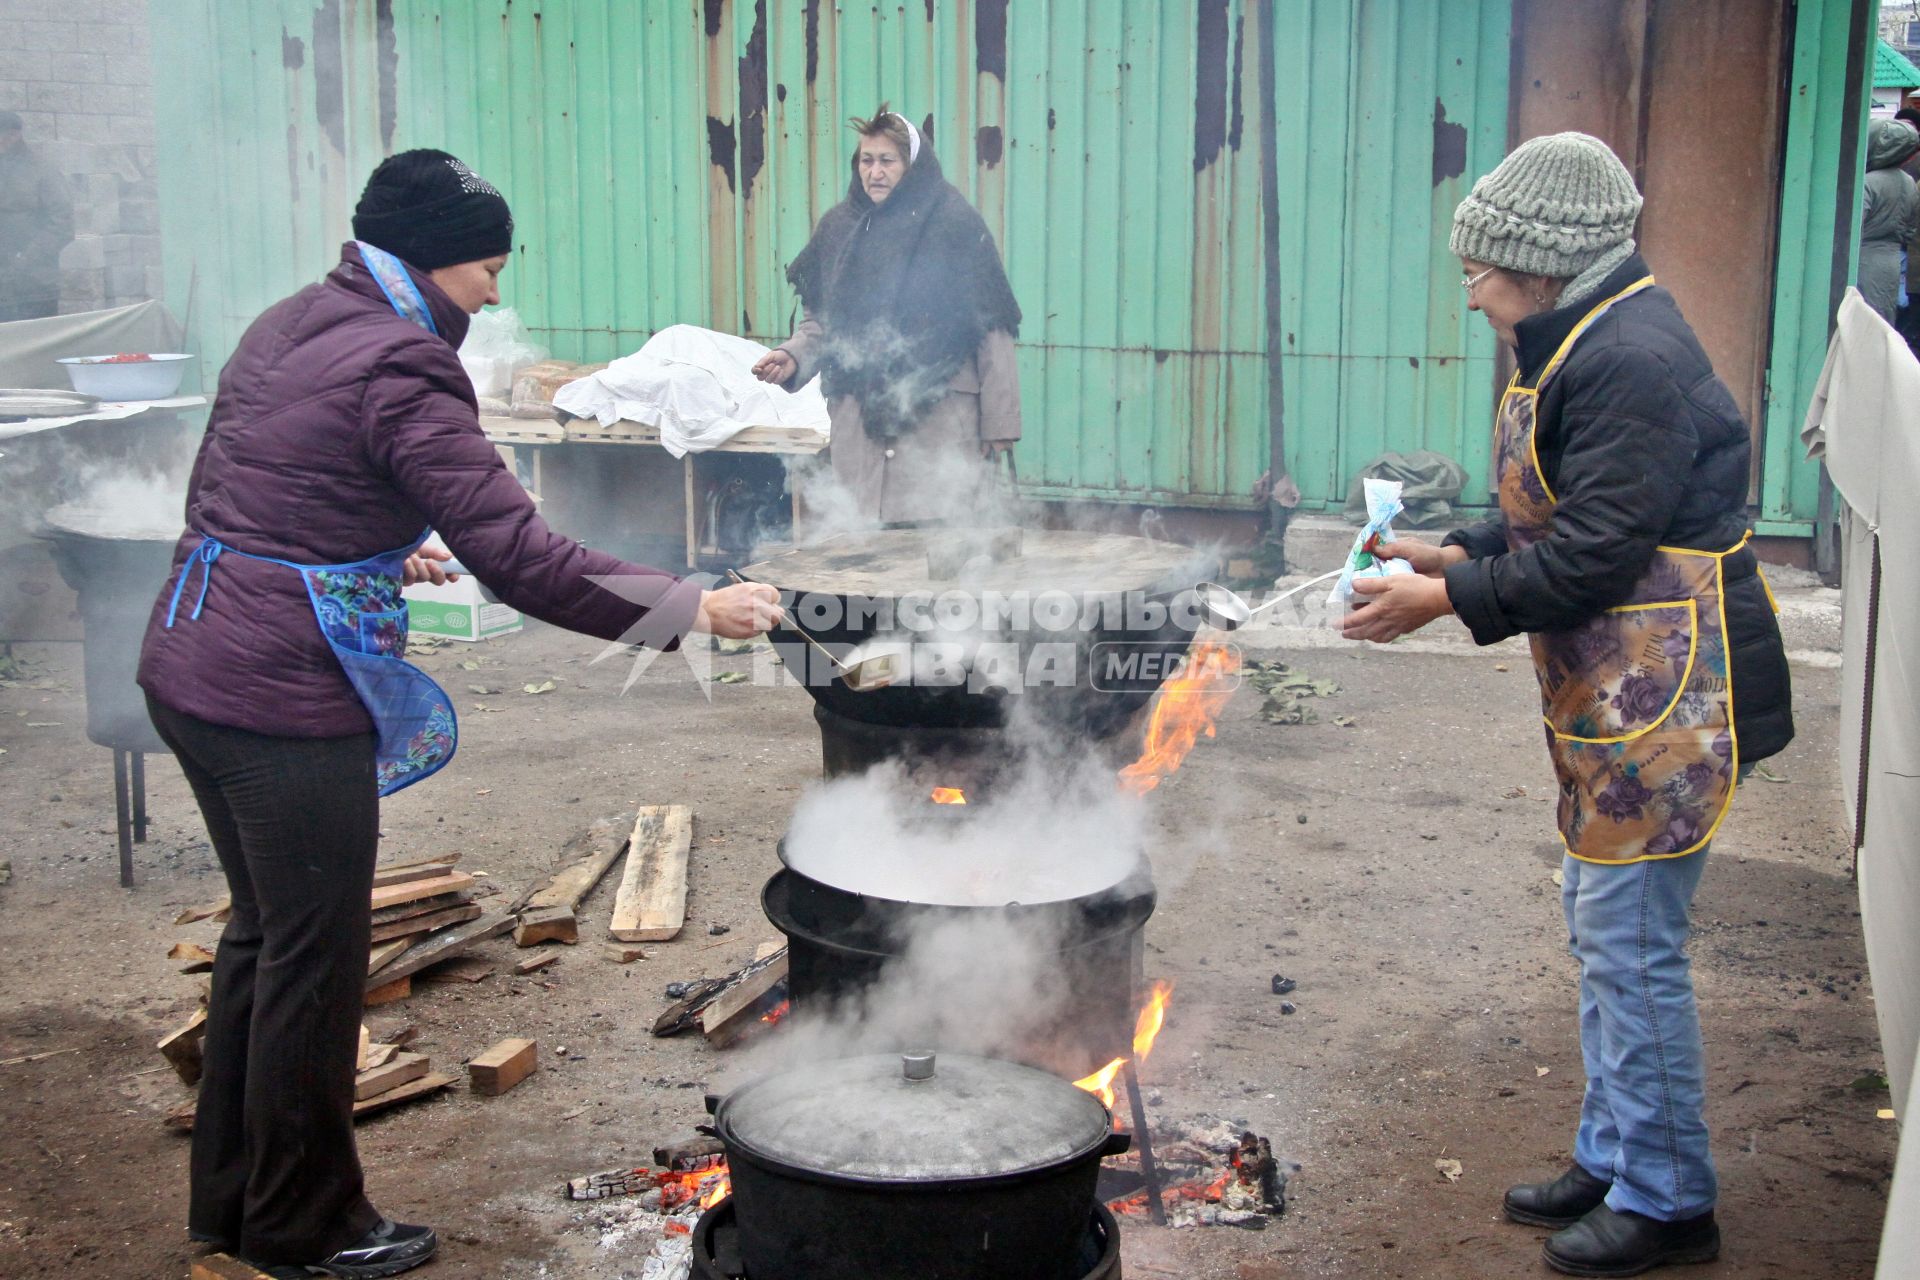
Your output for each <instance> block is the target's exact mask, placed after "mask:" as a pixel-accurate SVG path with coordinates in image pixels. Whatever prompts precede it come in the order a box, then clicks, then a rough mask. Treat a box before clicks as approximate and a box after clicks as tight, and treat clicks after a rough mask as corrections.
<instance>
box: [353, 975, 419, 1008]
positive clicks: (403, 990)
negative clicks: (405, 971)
mask: <svg viewBox="0 0 1920 1280" xmlns="http://www.w3.org/2000/svg"><path fill="white" fill-rule="evenodd" d="M412 994H413V979H412V978H410V977H409V978H395V979H393V980H392V981H390V982H382V983H379V984H377V985H372V984H370V985H369V986H368V987H367V994H366V996H365V997H364V999H363V1000H362V1001H361V1004H362V1006H363V1007H365V1008H368V1009H372V1008H376V1007H378V1006H380V1005H383V1004H392V1003H393V1002H394V1001H395V1000H405V999H406V998H407V997H408V996H410V995H412Z"/></svg>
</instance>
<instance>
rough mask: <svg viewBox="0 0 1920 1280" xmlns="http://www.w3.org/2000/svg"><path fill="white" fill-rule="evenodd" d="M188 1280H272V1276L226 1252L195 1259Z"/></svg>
mask: <svg viewBox="0 0 1920 1280" xmlns="http://www.w3.org/2000/svg"><path fill="white" fill-rule="evenodd" d="M187 1280H271V1277H269V1276H268V1275H267V1273H266V1272H264V1271H260V1270H258V1269H256V1268H255V1267H253V1266H251V1265H249V1264H248V1263H245V1262H242V1261H240V1259H238V1258H233V1257H229V1256H228V1255H226V1254H224V1253H210V1254H208V1255H207V1256H206V1257H204V1258H195V1259H194V1260H193V1267H192V1269H191V1270H189V1271H188V1272H187Z"/></svg>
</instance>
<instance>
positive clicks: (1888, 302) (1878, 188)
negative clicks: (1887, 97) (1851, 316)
mask: <svg viewBox="0 0 1920 1280" xmlns="http://www.w3.org/2000/svg"><path fill="white" fill-rule="evenodd" d="M1916 151H1920V129H1916V128H1915V126H1913V125H1911V124H1908V123H1907V122H1906V121H1905V120H1876V121H1874V122H1873V124H1872V125H1871V126H1870V127H1869V128H1868V130H1867V180H1866V185H1865V188H1864V189H1863V191H1862V192H1861V200H1860V268H1859V274H1858V276H1857V277H1856V279H1857V281H1858V283H1859V286H1860V296H1861V297H1863V298H1865V299H1866V301H1867V305H1868V306H1870V307H1872V308H1873V309H1874V310H1875V311H1877V312H1879V313H1880V318H1881V319H1882V320H1885V321H1886V322H1887V323H1888V324H1892V323H1893V322H1894V320H1895V319H1896V318H1897V316H1898V313H1899V308H1900V295H1901V293H1902V292H1903V288H1904V285H1903V282H1902V279H1901V262H1902V260H1903V258H1904V257H1905V254H1906V251H1907V242H1908V241H1909V240H1911V239H1913V237H1914V233H1915V230H1916V227H1915V223H1916V222H1917V221H1920V194H1916V193H1915V187H1914V181H1913V179H1912V178H1910V177H1908V176H1907V173H1906V170H1904V169H1902V168H1901V167H1900V166H1901V164H1902V163H1903V162H1905V161H1906V160H1907V159H1909V158H1910V157H1912V156H1913V154H1914V153H1915V152H1916Z"/></svg>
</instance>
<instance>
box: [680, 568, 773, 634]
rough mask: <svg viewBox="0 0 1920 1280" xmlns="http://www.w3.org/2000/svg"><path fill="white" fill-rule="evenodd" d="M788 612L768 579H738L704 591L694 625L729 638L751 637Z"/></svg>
mask: <svg viewBox="0 0 1920 1280" xmlns="http://www.w3.org/2000/svg"><path fill="white" fill-rule="evenodd" d="M785 616H786V614H785V613H784V612H782V611H781V608H780V593H779V592H778V591H777V590H775V589H774V588H772V587H770V586H768V585H767V584H766V583H764V582H738V583H735V584H734V585H733V586H731V587H722V588H720V589H719V590H718V591H702V592H701V593H700V611H699V612H698V613H696V614H694V616H693V629H694V630H695V631H704V632H706V633H707V634H709V635H716V636H722V637H724V638H726V639H728V640H748V639H751V638H752V637H754V636H757V635H760V634H762V633H763V632H765V631H766V630H768V629H769V628H771V627H773V626H774V625H776V624H777V623H779V621H780V620H781V619H782V618H784V617H785Z"/></svg>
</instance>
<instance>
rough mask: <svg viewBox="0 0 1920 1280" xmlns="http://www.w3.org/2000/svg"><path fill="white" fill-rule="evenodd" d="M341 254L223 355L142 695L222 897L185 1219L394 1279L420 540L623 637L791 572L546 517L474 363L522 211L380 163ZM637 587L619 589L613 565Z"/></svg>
mask: <svg viewBox="0 0 1920 1280" xmlns="http://www.w3.org/2000/svg"><path fill="white" fill-rule="evenodd" d="M353 231H354V236H355V237H356V238H355V240H354V241H352V242H350V243H348V244H347V245H346V246H345V248H344V250H343V251H342V253H341V259H340V265H339V266H338V267H336V268H335V269H334V270H333V272H332V273H331V274H330V275H328V276H327V278H326V279H325V280H323V281H322V282H320V283H319V284H315V285H310V286H308V287H307V288H305V289H302V290H301V291H300V292H299V293H296V294H295V295H293V296H292V297H291V298H288V299H286V300H285V301H283V302H281V303H279V304H278V305H276V306H274V307H272V308H270V309H269V310H268V311H267V312H266V313H265V314H264V315H262V316H261V317H260V318H259V319H258V320H255V321H254V323H253V324H252V326H251V327H249V328H248V330H247V332H246V334H245V336H243V337H242V338H241V340H240V344H239V346H238V348H237V349H236V350H235V351H234V353H233V358H232V359H231V360H229V361H228V362H227V366H226V368H225V369H223V370H222V371H221V374H220V386H219V393H218V395H217V397H216V398H215V400H214V405H213V412H212V416H211V418H210V420H209V422H208V424H207V434H206V438H205V439H204V440H203V441H202V442H201V446H200V454H199V458H198V459H197V461H196V462H195V464H194V469H193V476H192V480H191V482H190V484H189V487H188V491H187V513H186V514H187V532H186V533H185V534H184V535H183V536H182V538H181V540H180V545H179V547H178V548H177V549H176V551H175V553H174V567H173V573H172V575H171V576H170V577H169V579H168V582H167V585H166V587H165V588H164V589H163V590H162V592H161V594H160V598H159V600H158V601H157V602H156V603H155V606H154V612H153V617H152V619H151V621H150V623H149V625H148V630H147V637H146V643H145V647H144V649H143V651H142V654H141V661H140V676H139V679H140V684H141V686H142V688H144V689H145V690H146V693H147V705H148V708H149V710H150V711H151V712H152V715H153V721H154V725H155V727H156V728H158V729H159V731H160V735H161V737H162V738H164V739H165V740H166V742H167V744H168V746H170V747H171V748H172V749H173V752H174V754H175V755H176V756H177V757H178V759H179V761H180V766H181V769H182V770H183V771H184V772H185V774H186V776H187V781H188V783H189V784H190V785H191V786H192V788H193V792H194V795H195V797H196V798H197V799H198V801H199V804H200V809H201V812H202V814H204V815H205V818H206V822H207V830H208V833H209V835H210V836H211V838H212V841H213V847H214V851H215V853H216V854H217V855H218V856H219V859H220V865H221V867H222V869H223V870H224V871H225V872H226V876H227V883H228V885H229V887H230V890H231V893H232V902H233V914H232V918H231V920H230V921H229V922H228V924H227V927H226V931H225V933H224V934H222V936H221V939H220V949H219V957H218V959H217V960H216V961H215V964H214V970H213V995H212V999H211V1001H210V1002H209V1007H208V1014H207V1034H206V1047H205V1057H206V1068H205V1074H204V1076H203V1077H202V1080H201V1085H200V1100H199V1109H198V1114H197V1117H196V1121H195V1125H194V1134H193V1158H192V1182H191V1195H190V1207H189V1213H188V1231H189V1233H190V1234H191V1235H192V1236H193V1237H194V1238H195V1239H197V1240H202V1241H206V1242H208V1243H212V1244H215V1245H217V1246H219V1247H221V1248H223V1249H226V1250H228V1251H231V1252H237V1253H238V1254H240V1255H241V1256H242V1257H244V1258H246V1259H247V1260H248V1261H250V1262H252V1263H253V1264H254V1265H256V1266H260V1267H263V1268H267V1269H269V1271H270V1273H271V1274H275V1275H292V1276H304V1275H310V1274H319V1275H332V1276H349V1277H361V1276H390V1275H396V1274H398V1273H400V1272H402V1271H406V1270H409V1269H411V1268H413V1267H416V1266H418V1265H420V1264H421V1263H423V1262H425V1261H427V1259H429V1258H430V1257H432V1256H433V1253H434V1250H435V1248H436V1245H437V1242H436V1239H435V1236H434V1233H433V1232H432V1231H431V1230H429V1229H428V1228H426V1227H413V1226H405V1225H400V1224H396V1223H393V1222H391V1221H389V1220H387V1219H386V1218H384V1217H383V1216H382V1215H381V1214H380V1213H379V1212H378V1211H377V1210H375V1209H374V1207H373V1206H372V1205H371V1204H369V1203H368V1201H367V1198H366V1196H365V1194H364V1193H363V1187H362V1179H361V1170H360V1162H359V1157H358V1155H357V1153H356V1152H355V1149H354V1140H353V1080H354V1060H355V1053H356V1048H357V1043H358V1038H359V1025H360V1016H361V1015H360V1010H361V995H362V988H363V986H364V984H365V977H366V957H367V950H368V946H369V941H370V940H369V934H370V931H371V930H370V925H369V921H368V915H367V900H368V895H369V893H370V891H371V888H372V880H373V867H374V855H375V845H376V840H377V834H378V827H379V820H378V819H379V797H380V796H381V795H386V794H388V793H390V792H392V791H395V790H397V789H399V788H400V787H403V786H407V785H409V784H410V783H412V782H416V781H419V780H420V779H422V778H424V777H426V776H428V775H429V774H431V773H433V772H434V771H435V770H437V769H438V768H440V767H441V766H442V765H444V764H445V763H446V761H447V759H448V758H449V757H450V756H451V755H452V754H453V748H454V740H455V724H454V716H453V707H452V704H451V702H450V701H449V700H448V698H447V696H446V694H445V693H444V692H442V691H441V690H440V688H439V686H438V685H436V684H435V683H434V682H433V681H432V680H431V679H429V678H428V677H427V676H426V674H425V673H423V672H421V671H419V670H418V669H417V668H414V667H412V666H411V665H409V664H408V663H406V662H405V661H404V659H403V657H402V655H403V653H404V651H405V648H406V612H405V610H406V605H405V602H404V601H403V600H402V599H401V598H400V589H401V586H402V585H403V583H408V582H413V581H416V580H419V579H422V578H424V579H428V580H431V581H434V582H441V581H445V580H446V576H447V575H446V574H445V572H444V570H442V568H441V567H440V566H439V565H438V564H436V563H435V560H444V559H446V558H447V557H446V553H445V552H420V551H419V547H420V543H421V541H422V538H423V536H424V535H425V533H426V531H427V529H428V528H429V527H431V528H432V529H434V530H436V531H437V532H438V533H439V535H440V537H441V538H443V539H444V540H445V541H446V544H447V546H448V547H450V548H451V549H452V552H453V554H455V555H457V556H458V557H459V558H460V561H461V563H462V564H463V565H464V566H465V567H466V568H468V569H470V570H471V571H472V572H473V573H474V574H475V575H476V576H478V577H479V578H480V580H481V581H482V582H484V583H486V585H487V586H488V587H489V588H490V589H492V590H493V591H494V592H496V593H497V594H498V595H499V596H500V597H501V598H502V599H503V600H505V601H506V602H507V603H508V604H510V605H512V606H514V607H515V608H517V609H519V610H521V611H522V612H524V613H528V614H531V615H532V616H534V617H536V618H540V619H542V620H544V621H547V622H550V623H553V624H555V625H557V626H562V627H567V628H569V629H571V630H574V631H580V632H585V633H586V634H588V635H592V636H598V637H600V638H602V639H606V640H626V641H627V642H629V643H637V644H647V645H652V646H654V647H657V648H667V647H671V646H672V645H674V644H675V643H677V642H678V640H679V638H680V637H681V636H683V635H685V634H686V633H687V632H689V631H708V632H712V633H714V634H717V635H722V636H731V637H736V638H739V637H745V636H749V635H753V634H756V633H758V632H760V631H762V630H765V629H766V627H767V626H769V625H770V624H771V623H772V622H773V621H774V620H775V619H776V618H777V616H778V615H777V604H776V597H775V593H774V592H773V589H772V588H770V587H763V586H758V585H754V586H747V585H742V586H735V587H729V588H727V589H725V590H721V591H703V590H701V589H700V587H699V586H697V585H696V584H694V583H691V582H683V581H681V580H680V579H678V578H676V577H674V576H673V575H672V574H669V573H665V572H662V571H660V570H658V569H649V568H644V567H641V566H638V565H632V564H627V563H625V562H623V561H621V560H617V559H615V558H614V557H612V556H609V555H604V554H601V553H599V552H595V551H589V550H587V549H586V548H584V547H582V546H580V545H579V544H578V543H576V542H573V541H571V540H570V539H567V538H564V537H562V536H560V535H559V534H557V533H555V532H554V531H553V530H552V529H550V528H548V527H547V524H546V522H545V521H544V520H542V519H541V518H540V516H539V515H538V513H537V512H536V511H535V509H534V505H533V502H532V501H531V499H529V498H528V496H527V494H526V492H525V491H524V490H523V489H522V488H521V487H520V485H519V484H518V483H517V482H516V481H515V480H514V478H513V477H512V476H511V475H510V474H509V473H508V471H507V469H506V467H505V466H504V465H503V464H502V462H501V461H500V458H499V456H498V455H497V454H496V453H495V451H494V448H493V446H492V445H491V444H490V443H488V441H487V439H486V437H485V436H484V435H482V434H481V431H480V423H479V419H478V416H477V409H476V405H475V402H474V396H473V388H472V386H471V384H470V383H469V382H468V379H467V376H466V373H465V372H464V370H463V369H462V368H461V365H460V361H459V359H458V357H457V356H456V354H455V351H456V348H458V347H459V345H460V342H461V339H462V338H463V337H464V336H465V335H466V332H467V324H468V317H469V316H470V315H471V314H473V313H474V312H477V311H479V310H480V308H481V307H482V306H485V305H487V304H488V303H495V302H498V301H499V300H500V298H499V293H498V291H497V287H496V277H497V276H498V275H499V274H500V271H501V269H502V268H503V267H504V266H505V265H506V263H507V255H508V253H509V251H510V249H511V247H512V231H513V219H512V217H511V216H510V214H509V213H508V210H507V202H506V201H505V200H504V199H503V198H502V197H501V195H500V193H499V192H498V191H496V190H495V189H494V188H493V187H492V186H490V185H489V184H488V183H486V182H485V181H484V180H482V179H481V178H480V177H478V176H477V175H475V174H474V173H473V172H472V171H471V170H470V169H468V168H467V167H466V166H465V165H463V164H461V163H460V162H459V161H458V160H456V159H454V158H453V157H452V156H450V155H448V154H446V153H445V152H443V151H409V152H405V153H403V154H401V155H397V156H393V157H390V158H389V159H387V160H386V161H384V162H383V163H382V164H381V165H380V166H379V167H378V168H377V169H375V170H374V172H373V176H372V178H371V179H370V180H369V181H368V183H367V188H366V191H365V192H364V193H363V194H362V195H361V197H360V203H359V206H358V208H357V209H356V211H355V213H354V218H353ZM608 576H612V577H618V578H622V579H624V581H623V582H622V583H621V584H620V589H619V590H618V591H614V590H608V589H606V588H604V587H601V586H597V585H595V583H594V582H593V581H592V579H594V578H596V577H599V578H604V577H608Z"/></svg>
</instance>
